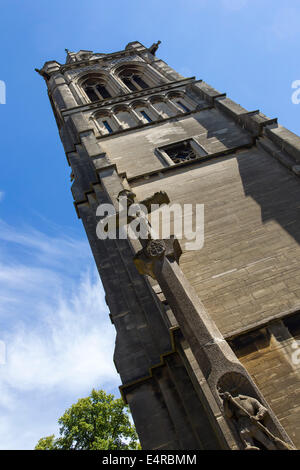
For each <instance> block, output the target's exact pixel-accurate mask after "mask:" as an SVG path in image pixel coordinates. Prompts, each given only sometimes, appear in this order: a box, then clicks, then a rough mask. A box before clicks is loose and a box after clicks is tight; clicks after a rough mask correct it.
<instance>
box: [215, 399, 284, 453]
mask: <svg viewBox="0 0 300 470" xmlns="http://www.w3.org/2000/svg"><path fill="white" fill-rule="evenodd" d="M220 396H221V398H222V399H223V404H224V412H225V415H226V417H227V418H229V419H231V420H233V421H234V423H235V426H236V428H237V431H238V433H239V436H240V438H241V441H242V443H243V445H244V446H245V450H262V449H267V450H279V449H290V448H291V447H290V446H289V445H288V444H287V443H285V442H284V441H282V440H281V439H279V438H278V437H276V436H274V435H273V434H272V433H271V432H270V431H269V429H268V428H267V426H266V425H265V418H267V416H268V410H267V408H265V407H264V406H263V405H262V404H261V403H260V402H259V401H258V400H256V398H253V397H249V396H247V395H237V396H236V397H232V395H231V394H230V393H229V392H224V393H220Z"/></svg>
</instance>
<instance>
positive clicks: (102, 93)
mask: <svg viewBox="0 0 300 470" xmlns="http://www.w3.org/2000/svg"><path fill="white" fill-rule="evenodd" d="M101 81H102V80H101V78H98V77H95V78H89V79H88V80H86V81H85V82H84V83H83V85H82V86H83V89H84V91H85V92H86V94H87V96H88V97H89V99H90V100H91V101H92V102H94V101H99V100H103V99H105V98H110V97H111V94H110V93H109V91H108V90H107V88H106V86H105V85H104V84H103V83H101Z"/></svg>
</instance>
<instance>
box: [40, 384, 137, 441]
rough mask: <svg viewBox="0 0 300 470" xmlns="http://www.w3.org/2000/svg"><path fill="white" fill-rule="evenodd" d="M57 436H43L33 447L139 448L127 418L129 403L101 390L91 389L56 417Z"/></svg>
mask: <svg viewBox="0 0 300 470" xmlns="http://www.w3.org/2000/svg"><path fill="white" fill-rule="evenodd" d="M58 424H59V425H60V429H59V432H60V436H59V437H58V438H55V436H54V435H52V436H47V437H43V438H42V439H40V440H39V442H38V443H37V445H36V447H35V449H36V450H57V449H65V450H71V449H74V450H126V449H133V450H138V449H140V445H139V442H138V436H137V433H136V431H135V428H134V426H133V425H132V424H131V422H130V419H129V410H128V406H127V405H125V404H124V402H123V400H122V399H121V398H118V399H115V397H114V395H108V394H106V393H105V392H104V391H103V390H92V392H91V394H90V395H89V396H88V397H87V398H81V399H80V400H78V402H77V403H75V404H74V405H72V406H71V407H70V408H69V409H68V410H66V411H65V413H64V415H63V416H62V417H61V418H60V419H59V420H58Z"/></svg>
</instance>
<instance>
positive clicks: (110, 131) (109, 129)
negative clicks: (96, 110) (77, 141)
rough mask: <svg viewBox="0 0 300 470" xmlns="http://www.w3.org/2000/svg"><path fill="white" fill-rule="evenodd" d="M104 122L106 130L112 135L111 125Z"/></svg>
mask: <svg viewBox="0 0 300 470" xmlns="http://www.w3.org/2000/svg"><path fill="white" fill-rule="evenodd" d="M102 122H103V125H104V126H105V128H106V129H107V130H108V132H109V133H110V134H112V132H113V130H112V128H111V127H110V125H109V124H108V122H107V121H102Z"/></svg>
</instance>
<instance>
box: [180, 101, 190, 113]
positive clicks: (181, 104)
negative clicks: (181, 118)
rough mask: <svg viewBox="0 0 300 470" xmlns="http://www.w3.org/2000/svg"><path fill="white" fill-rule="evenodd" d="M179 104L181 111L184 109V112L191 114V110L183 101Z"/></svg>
mask: <svg viewBox="0 0 300 470" xmlns="http://www.w3.org/2000/svg"><path fill="white" fill-rule="evenodd" d="M177 104H178V105H179V106H180V107H181V109H183V111H185V112H186V113H189V112H190V109H189V108H188V107H187V106H186V105H185V104H183V103H182V102H181V101H177Z"/></svg>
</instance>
